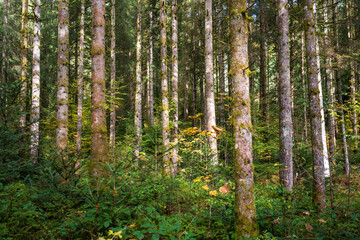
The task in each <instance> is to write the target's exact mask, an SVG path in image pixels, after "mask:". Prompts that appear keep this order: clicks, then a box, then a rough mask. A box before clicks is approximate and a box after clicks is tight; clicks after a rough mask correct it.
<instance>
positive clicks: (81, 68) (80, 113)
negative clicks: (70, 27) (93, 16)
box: [76, 0, 85, 154]
mask: <svg viewBox="0 0 360 240" xmlns="http://www.w3.org/2000/svg"><path fill="white" fill-rule="evenodd" d="M84 16H85V0H81V16H80V43H79V48H80V49H79V51H80V52H79V67H78V71H79V73H78V76H79V80H78V105H77V125H76V129H77V136H76V150H77V153H78V154H80V153H81V137H82V117H83V95H84V89H83V81H84V38H85V30H84Z"/></svg>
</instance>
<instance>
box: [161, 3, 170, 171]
mask: <svg viewBox="0 0 360 240" xmlns="http://www.w3.org/2000/svg"><path fill="white" fill-rule="evenodd" d="M160 25H161V28H160V42H161V93H162V135H163V147H164V156H163V162H164V166H165V168H167V169H169V166H170V164H169V152H168V151H169V143H170V140H169V135H170V123H169V100H168V92H169V90H168V81H167V65H166V61H167V54H166V2H165V0H160Z"/></svg>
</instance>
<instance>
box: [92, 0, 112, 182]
mask: <svg viewBox="0 0 360 240" xmlns="http://www.w3.org/2000/svg"><path fill="white" fill-rule="evenodd" d="M92 25H93V29H92V35H93V38H92V48H91V53H92V94H93V95H92V101H91V102H92V113H91V132H92V135H91V143H92V146H91V166H90V172H91V174H92V175H93V176H99V175H102V168H103V166H104V163H105V162H107V161H108V145H107V144H108V143H107V141H106V139H107V128H106V110H105V105H106V99H105V0H92Z"/></svg>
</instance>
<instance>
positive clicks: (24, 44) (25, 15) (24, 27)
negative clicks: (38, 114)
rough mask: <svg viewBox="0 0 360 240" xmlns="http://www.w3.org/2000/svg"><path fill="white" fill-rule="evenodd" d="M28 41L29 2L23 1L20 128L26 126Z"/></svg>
mask: <svg viewBox="0 0 360 240" xmlns="http://www.w3.org/2000/svg"><path fill="white" fill-rule="evenodd" d="M27 41H28V0H22V12H21V75H20V81H21V90H20V113H21V116H20V127H21V128H25V126H26V113H25V109H26V88H27V81H26V76H27V65H28V59H27V48H28V45H27Z"/></svg>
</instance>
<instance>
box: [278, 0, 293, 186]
mask: <svg viewBox="0 0 360 240" xmlns="http://www.w3.org/2000/svg"><path fill="white" fill-rule="evenodd" d="M277 6H278V7H277V19H276V20H277V22H276V23H277V32H278V38H277V43H278V74H279V87H278V91H279V123H280V126H279V129H280V163H281V170H280V182H281V183H282V184H283V185H284V187H285V188H286V190H288V191H292V186H293V150H292V149H293V125H292V112H291V80H290V47H289V13H288V10H287V0H278V1H277Z"/></svg>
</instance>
